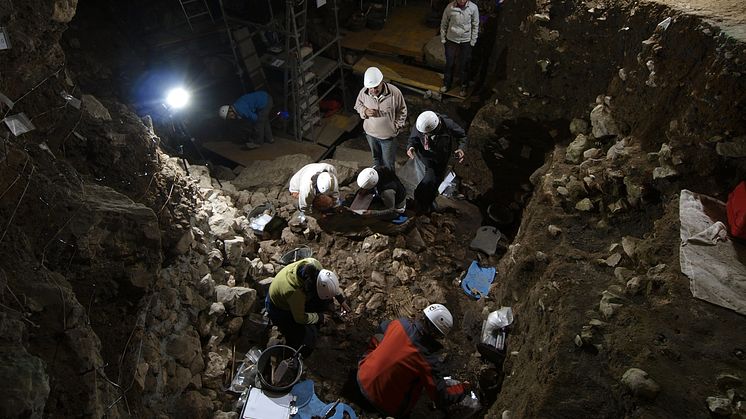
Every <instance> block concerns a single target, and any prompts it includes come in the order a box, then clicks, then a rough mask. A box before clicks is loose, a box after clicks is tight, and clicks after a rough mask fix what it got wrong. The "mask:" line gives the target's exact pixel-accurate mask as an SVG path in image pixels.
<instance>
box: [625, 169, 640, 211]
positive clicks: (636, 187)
mask: <svg viewBox="0 0 746 419" xmlns="http://www.w3.org/2000/svg"><path fill="white" fill-rule="evenodd" d="M624 186H625V189H626V190H627V202H629V204H630V205H633V206H635V205H637V204H639V203H640V201H641V199H642V192H643V186H642V185H641V184H640V183H639V182H637V181H636V180H635V179H633V178H632V177H630V176H625V177H624Z"/></svg>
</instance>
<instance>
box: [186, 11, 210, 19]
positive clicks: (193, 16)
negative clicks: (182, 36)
mask: <svg viewBox="0 0 746 419" xmlns="http://www.w3.org/2000/svg"><path fill="white" fill-rule="evenodd" d="M209 14H210V13H208V12H200V13H197V14H193V15H187V19H189V20H192V19H194V18H198V17H200V16H204V15H209Z"/></svg>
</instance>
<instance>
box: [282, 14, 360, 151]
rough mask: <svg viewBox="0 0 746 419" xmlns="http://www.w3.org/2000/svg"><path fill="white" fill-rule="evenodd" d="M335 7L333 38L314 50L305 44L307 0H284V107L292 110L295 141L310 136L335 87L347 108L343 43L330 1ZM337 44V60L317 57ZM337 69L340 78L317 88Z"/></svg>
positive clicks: (337, 19)
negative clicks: (340, 92)
mask: <svg viewBox="0 0 746 419" xmlns="http://www.w3.org/2000/svg"><path fill="white" fill-rule="evenodd" d="M331 3H332V5H331V7H333V10H334V24H335V27H334V34H335V36H334V40H333V41H331V42H329V43H327V44H326V45H322V46H319V47H318V49H317V51H313V49H312V48H311V47H309V46H307V45H306V39H307V38H306V25H307V22H308V0H286V2H285V19H286V23H285V30H286V36H285V51H286V52H287V56H286V58H287V62H286V65H285V71H284V94H285V109H288V110H291V109H292V111H293V115H292V129H293V132H292V134H293V137H294V139H295V140H296V141H302V140H303V138H304V137H310V134H311V132H312V130H313V129H314V127H315V126H316V125H317V124H318V123H319V122H321V110H320V108H319V103H320V102H321V100H323V99H324V98H325V97H326V96H327V95H329V94H330V93H331V92H332V91H333V90H334V89H335V88H336V87H337V86H340V87H341V90H342V97H343V101H344V104H345V108H346V107H347V99H346V96H347V95H346V93H345V85H344V74H343V73H342V46H341V44H340V42H339V41H340V36H339V18H338V11H339V9H338V7H337V1H336V0H332V1H331ZM333 46H336V47H337V60H336V62H335V61H333V60H330V59H328V58H325V57H322V56H320V54H321V53H322V52H324V51H325V50H327V49H329V48H330V47H333ZM337 70H339V80H338V81H337V82H334V83H332V84H331V87H329V88H328V89H326V90H325V91H324V92H323V93H320V92H319V87H320V85H321V83H322V82H323V81H325V80H326V79H327V78H328V77H329V76H330V75H331V74H332V73H334V72H335V71H337Z"/></svg>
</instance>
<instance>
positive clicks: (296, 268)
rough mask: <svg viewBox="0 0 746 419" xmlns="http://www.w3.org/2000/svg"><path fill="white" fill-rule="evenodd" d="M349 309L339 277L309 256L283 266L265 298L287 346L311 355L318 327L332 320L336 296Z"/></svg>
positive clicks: (269, 313) (273, 320)
mask: <svg viewBox="0 0 746 419" xmlns="http://www.w3.org/2000/svg"><path fill="white" fill-rule="evenodd" d="M335 298H336V300H337V301H338V302H339V303H340V304H341V305H342V306H343V308H345V309H346V310H347V311H349V307H348V306H347V304H346V303H345V299H344V295H343V294H342V289H341V288H340V286H339V278H338V277H337V274H335V273H334V272H332V271H330V270H327V269H323V268H322V267H321V263H320V262H319V261H318V260H316V259H313V258H306V259H302V260H299V261H298V262H295V263H291V264H290V265H288V266H286V267H284V268H282V269H281V270H280V272H278V273H277V275H275V278H274V279H273V280H272V284H271V285H270V286H269V292H268V293H267V298H266V300H265V305H266V308H267V314H268V315H269V318H270V320H272V323H273V324H274V325H276V326H277V327H278V328H279V329H280V332H281V333H282V334H283V336H285V341H286V343H287V345H288V346H290V347H292V348H294V349H298V348H299V347H300V346H301V345H305V346H304V347H303V349H302V350H301V354H302V355H303V356H306V357H307V356H309V355H310V354H311V352H312V351H313V349H314V347H315V344H316V336H317V334H318V328H319V327H320V326H322V325H323V324H324V322H326V321H328V320H329V317H330V313H331V312H332V311H333V308H334V301H333V299H335Z"/></svg>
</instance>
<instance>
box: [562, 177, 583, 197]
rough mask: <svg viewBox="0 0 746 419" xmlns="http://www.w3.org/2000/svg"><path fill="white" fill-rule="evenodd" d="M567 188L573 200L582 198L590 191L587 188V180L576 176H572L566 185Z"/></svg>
mask: <svg viewBox="0 0 746 419" xmlns="http://www.w3.org/2000/svg"><path fill="white" fill-rule="evenodd" d="M565 187H566V188H567V194H568V197H569V198H570V199H571V200H573V201H576V200H580V199H582V198H584V197H585V196H586V195H588V191H587V190H586V189H585V182H583V181H582V180H579V179H577V178H576V177H574V176H570V180H568V181H567V184H566V185H565Z"/></svg>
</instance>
